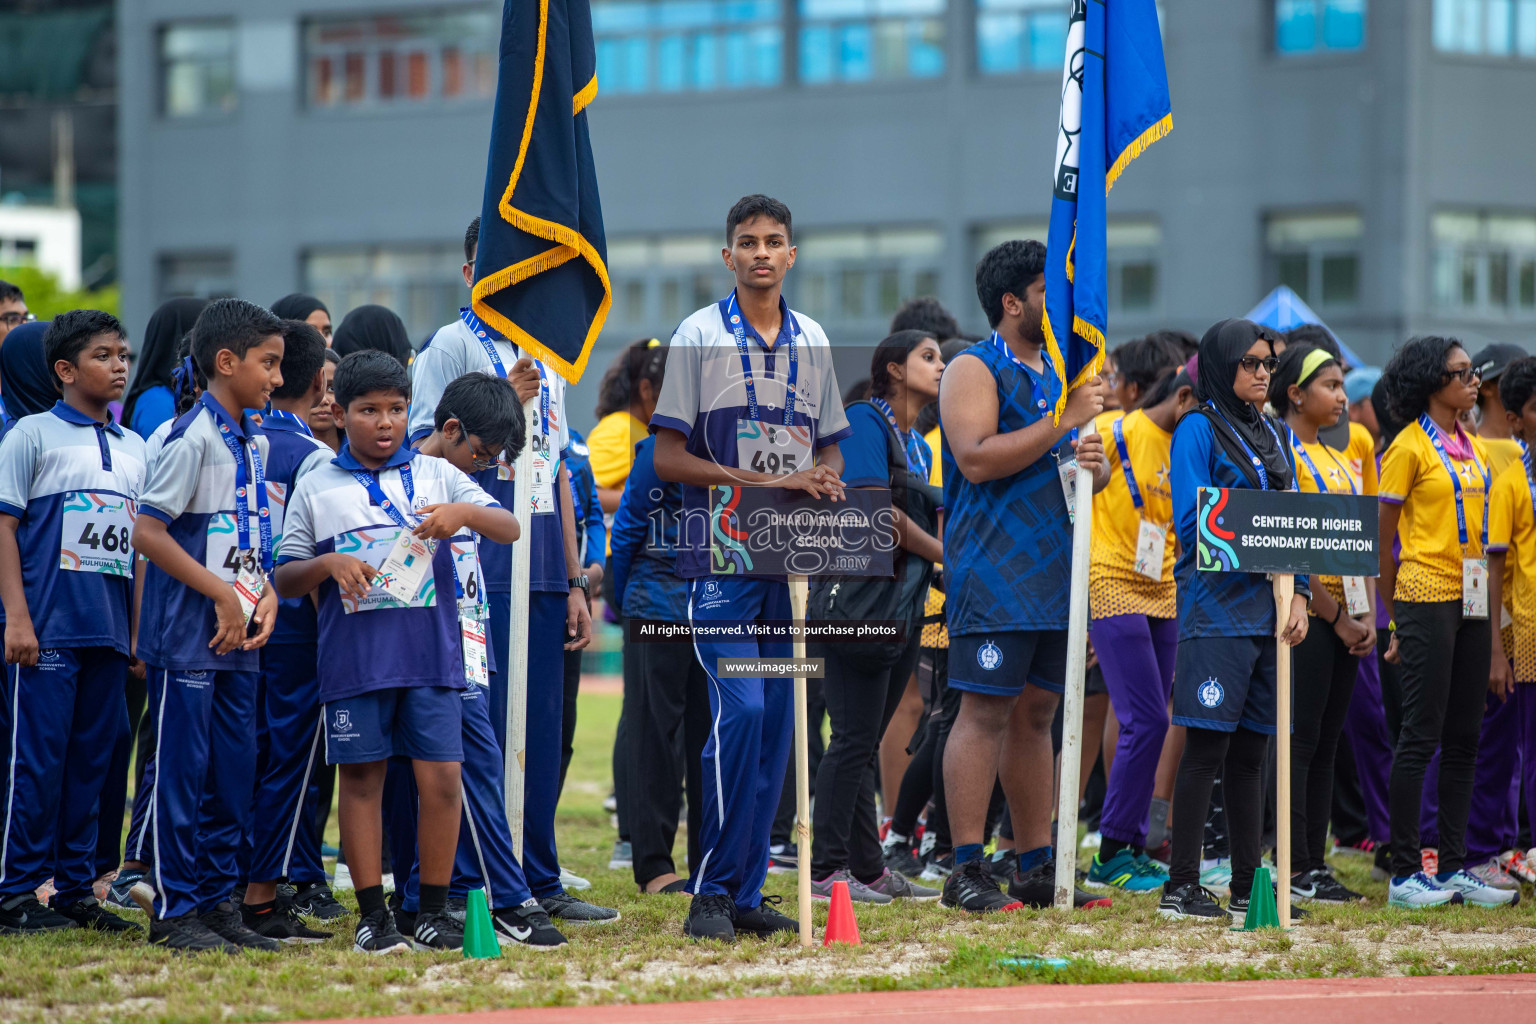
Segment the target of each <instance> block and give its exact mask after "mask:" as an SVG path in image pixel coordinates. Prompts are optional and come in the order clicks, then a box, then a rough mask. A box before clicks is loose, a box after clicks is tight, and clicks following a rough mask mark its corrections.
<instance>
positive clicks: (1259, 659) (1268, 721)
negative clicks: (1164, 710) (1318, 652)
mask: <svg viewBox="0 0 1536 1024" xmlns="http://www.w3.org/2000/svg"><path fill="white" fill-rule="evenodd" d="M1173 724H1174V725H1184V726H1189V727H1191V728H1195V729H1215V730H1217V731H1219V732H1236V731H1237V727H1238V726H1239V725H1241V726H1242V727H1243V728H1244V729H1248V730H1250V731H1252V732H1261V733H1265V734H1267V735H1270V736H1273V735H1274V734H1275V638H1274V637H1269V636H1202V637H1190V638H1187V639H1183V640H1180V641H1179V653H1178V656H1177V657H1176V658H1175V660H1174V666H1173Z"/></svg>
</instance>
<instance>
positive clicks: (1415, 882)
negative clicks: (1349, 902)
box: [1387, 871, 1480, 910]
mask: <svg viewBox="0 0 1536 1024" xmlns="http://www.w3.org/2000/svg"><path fill="white" fill-rule="evenodd" d="M1473 881H1474V882H1475V881H1476V879H1473ZM1479 884H1480V883H1479ZM1461 902H1464V897H1463V896H1462V894H1461V893H1460V892H1458V891H1456V890H1453V889H1449V888H1442V887H1440V886H1439V885H1437V884H1435V881H1434V880H1433V879H1431V878H1430V877H1429V876H1428V875H1426V874H1425V873H1424V872H1422V871H1415V872H1414V873H1413V874H1411V875H1408V876H1407V877H1406V878H1394V879H1392V882H1391V884H1390V885H1389V886H1388V887H1387V906H1389V907H1406V908H1408V909H1409V910H1424V909H1425V908H1427V907H1443V906H1445V905H1446V904H1447V903H1461Z"/></svg>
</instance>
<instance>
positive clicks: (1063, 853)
mask: <svg viewBox="0 0 1536 1024" xmlns="http://www.w3.org/2000/svg"><path fill="white" fill-rule="evenodd" d="M1073 497H1074V499H1075V501H1074V502H1073V504H1074V506H1075V512H1074V514H1073V515H1074V518H1073V526H1072V590H1071V599H1070V603H1069V605H1068V610H1067V689H1066V695H1065V698H1064V702H1065V703H1064V706H1063V708H1062V720H1061V768H1060V770H1059V771H1058V773H1057V778H1059V779H1060V788H1059V791H1058V793H1057V801H1056V847H1057V848H1056V909H1057V910H1068V911H1070V910H1071V909H1072V896H1073V893H1074V892H1075V890H1076V888H1077V788H1078V782H1079V777H1080V776H1081V774H1082V770H1081V762H1082V753H1081V751H1082V746H1083V676H1084V675H1085V674H1086V672H1087V670H1088V558H1089V545H1090V543H1091V542H1092V531H1093V474H1092V473H1085V472H1083V471H1082V469H1079V470H1078V472H1077V476H1076V480H1075V490H1074V492H1073Z"/></svg>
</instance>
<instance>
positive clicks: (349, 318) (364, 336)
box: [331, 306, 413, 366]
mask: <svg viewBox="0 0 1536 1024" xmlns="http://www.w3.org/2000/svg"><path fill="white" fill-rule="evenodd" d="M331 348H333V349H335V351H336V354H337V355H339V356H341V357H342V358H346V357H347V356H349V355H351V354H352V353H353V352H361V351H362V350H363V349H369V348H371V349H377V350H378V351H380V352H383V353H384V354H385V355H391V356H394V357H395V358H396V359H398V360H399V361H400V365H401V366H410V365H411V356H412V354H413V353H412V351H411V339H410V335H408V334H406V332H405V321H403V320H401V319H400V317H399V316H397V315H396V314H395V311H394V310H392V309H389V308H387V307H384V306H358V307H357V308H356V309H354V310H353V311H352V312H350V313H348V314H347V315H346V317H345V318H344V319H343V320H342V321H341V326H340V327H338V328H336V337H335V339H334V340H333V341H332V342H331Z"/></svg>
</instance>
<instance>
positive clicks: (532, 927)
mask: <svg viewBox="0 0 1536 1024" xmlns="http://www.w3.org/2000/svg"><path fill="white" fill-rule="evenodd" d="M491 927H492V929H493V930H494V931H495V932H496V941H497V942H501V943H508V942H510V943H513V944H515V945H518V946H524V947H526V948H528V949H531V950H534V951H535V952H538V953H547V952H549V951H550V950H552V949H559V948H560V947H561V946H564V945H566V944H567V943H566V938H565V936H564V935H561V934H560V929H558V928H556V927H555V926H554V924H553V923H551V921H550V920H549V915H548V914H546V913H544V910H543V908H542V907H540V906H539V901H538V900H536V899H533V898H532V897H529V898H528V899H527V900H526V901H524V902H523V904H522V905H521V906H516V907H503V908H502V909H500V910H493V911H491Z"/></svg>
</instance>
